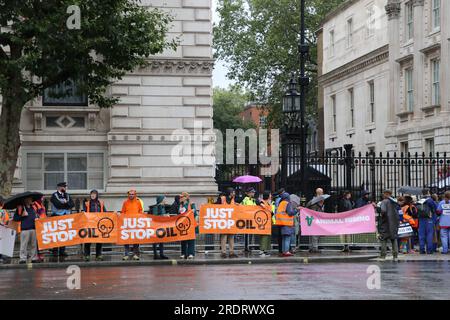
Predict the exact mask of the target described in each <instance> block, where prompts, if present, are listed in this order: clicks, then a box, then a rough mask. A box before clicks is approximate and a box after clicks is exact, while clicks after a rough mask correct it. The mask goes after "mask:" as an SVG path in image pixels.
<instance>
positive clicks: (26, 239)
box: [13, 197, 41, 264]
mask: <svg viewBox="0 0 450 320" xmlns="http://www.w3.org/2000/svg"><path fill="white" fill-rule="evenodd" d="M36 219H39V216H38V215H37V213H36V210H35V209H34V207H33V198H32V197H28V198H25V199H24V200H23V204H22V205H19V206H18V207H17V210H16V214H15V215H14V218H13V220H14V221H20V254H19V255H20V260H19V263H20V264H24V263H27V259H28V246H30V256H31V262H32V263H38V262H41V261H40V260H39V257H38V255H37V239H36V225H35V220H36Z"/></svg>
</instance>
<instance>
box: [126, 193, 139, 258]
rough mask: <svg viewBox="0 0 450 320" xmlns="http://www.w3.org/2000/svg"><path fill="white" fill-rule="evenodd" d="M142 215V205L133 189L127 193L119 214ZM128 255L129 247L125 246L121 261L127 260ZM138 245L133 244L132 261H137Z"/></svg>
mask: <svg viewBox="0 0 450 320" xmlns="http://www.w3.org/2000/svg"><path fill="white" fill-rule="evenodd" d="M133 213H144V203H143V202H142V200H141V199H139V198H138V197H137V192H136V190H134V189H131V190H129V191H128V198H127V199H126V200H125V201H124V202H123V204H122V210H121V214H123V215H126V214H133ZM129 254H130V245H129V244H126V245H125V254H124V256H123V258H122V260H128V259H129ZM139 259H140V253H139V244H133V260H139Z"/></svg>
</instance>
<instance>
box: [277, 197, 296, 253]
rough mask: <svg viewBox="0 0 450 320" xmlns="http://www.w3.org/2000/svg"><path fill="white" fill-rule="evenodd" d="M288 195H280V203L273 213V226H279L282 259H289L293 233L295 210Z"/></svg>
mask: <svg viewBox="0 0 450 320" xmlns="http://www.w3.org/2000/svg"><path fill="white" fill-rule="evenodd" d="M289 197H290V194H289V193H287V192H284V193H282V194H281V195H280V198H281V201H280V204H279V205H278V207H277V209H276V213H275V224H276V225H278V226H281V237H282V253H281V256H283V257H291V256H293V254H292V253H291V252H289V248H290V245H291V235H292V234H293V233H295V228H294V216H295V213H296V212H295V210H296V208H293V207H292V205H291V203H290V199H289Z"/></svg>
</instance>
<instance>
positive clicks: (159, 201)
mask: <svg viewBox="0 0 450 320" xmlns="http://www.w3.org/2000/svg"><path fill="white" fill-rule="evenodd" d="M165 199H166V197H165V196H163V195H160V196H157V197H156V205H154V206H153V208H152V211H151V214H153V215H155V216H163V217H168V216H169V214H167V213H166V201H165ZM157 246H159V255H158V254H157V250H156V249H157ZM153 259H154V260H158V259H162V260H167V259H169V257H167V256H165V255H164V244H163V243H154V244H153Z"/></svg>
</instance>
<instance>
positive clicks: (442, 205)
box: [437, 200, 450, 227]
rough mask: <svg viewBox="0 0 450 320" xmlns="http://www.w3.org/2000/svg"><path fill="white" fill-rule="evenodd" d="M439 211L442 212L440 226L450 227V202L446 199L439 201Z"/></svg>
mask: <svg viewBox="0 0 450 320" xmlns="http://www.w3.org/2000/svg"><path fill="white" fill-rule="evenodd" d="M437 211H438V212H439V213H440V216H439V226H441V227H450V202H449V203H446V202H445V200H442V201H441V202H439V206H438V209H437Z"/></svg>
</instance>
